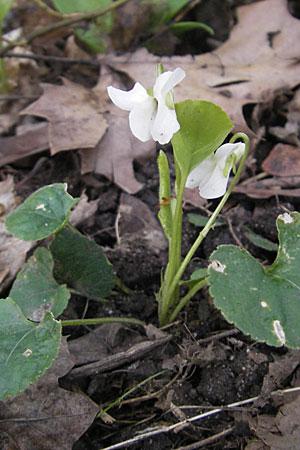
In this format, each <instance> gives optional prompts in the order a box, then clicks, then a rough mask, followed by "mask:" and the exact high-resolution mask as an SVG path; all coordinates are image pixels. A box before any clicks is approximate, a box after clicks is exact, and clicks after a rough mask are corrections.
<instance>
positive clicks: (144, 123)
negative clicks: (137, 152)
mask: <svg viewBox="0 0 300 450" xmlns="http://www.w3.org/2000/svg"><path fill="white" fill-rule="evenodd" d="M148 97H149V98H148V99H147V100H146V101H144V102H143V103H141V104H138V105H136V106H134V108H133V109H132V110H131V112H130V113H129V126H130V129H131V132H132V134H133V135H134V136H135V137H136V138H138V139H139V140H140V141H142V142H146V141H149V139H152V133H151V129H150V124H151V123H152V120H153V116H154V115H155V113H156V106H157V105H156V102H155V100H154V99H153V98H152V97H151V96H150V95H148Z"/></svg>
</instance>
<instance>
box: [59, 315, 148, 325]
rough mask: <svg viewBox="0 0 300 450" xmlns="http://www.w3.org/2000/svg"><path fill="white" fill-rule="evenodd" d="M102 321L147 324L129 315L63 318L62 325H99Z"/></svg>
mask: <svg viewBox="0 0 300 450" xmlns="http://www.w3.org/2000/svg"><path fill="white" fill-rule="evenodd" d="M101 323H130V324H133V325H141V326H142V327H144V326H145V323H144V322H142V321H141V320H138V319H131V318H127V317H100V318H99V317H98V318H94V319H74V320H62V321H61V325H62V326H63V327H69V326H73V325H98V324H101Z"/></svg>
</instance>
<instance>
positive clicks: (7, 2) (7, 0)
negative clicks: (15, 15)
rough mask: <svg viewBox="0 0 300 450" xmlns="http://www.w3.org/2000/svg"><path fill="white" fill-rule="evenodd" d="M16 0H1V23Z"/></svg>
mask: <svg viewBox="0 0 300 450" xmlns="http://www.w3.org/2000/svg"><path fill="white" fill-rule="evenodd" d="M13 2H14V0H0V25H1V23H2V22H3V19H4V17H5V16H6V14H7V13H8V11H9V10H10V8H11V7H12V5H13Z"/></svg>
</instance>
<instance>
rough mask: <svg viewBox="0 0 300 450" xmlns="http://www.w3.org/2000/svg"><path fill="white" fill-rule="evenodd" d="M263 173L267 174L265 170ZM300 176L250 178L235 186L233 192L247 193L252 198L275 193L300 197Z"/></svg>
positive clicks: (268, 196)
mask: <svg viewBox="0 0 300 450" xmlns="http://www.w3.org/2000/svg"><path fill="white" fill-rule="evenodd" d="M261 175H264V176H266V174H265V173H264V172H262V173H261ZM298 186H300V177H299V176H298V177H290V176H289V177H272V178H265V179H261V180H257V179H256V177H254V178H253V180H251V179H248V180H246V183H242V184H240V185H238V186H235V188H234V189H233V192H236V193H240V194H246V195H247V196H248V197H250V198H261V199H262V198H270V197H272V196H273V195H287V196H289V197H300V188H299V187H298Z"/></svg>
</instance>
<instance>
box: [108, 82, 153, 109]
mask: <svg viewBox="0 0 300 450" xmlns="http://www.w3.org/2000/svg"><path fill="white" fill-rule="evenodd" d="M107 92H108V95H109V97H110V99H111V101H112V102H113V103H114V104H115V105H116V106H117V107H118V108H120V109H124V110H125V111H131V110H132V109H133V107H134V106H135V105H138V104H140V103H143V102H147V100H148V98H150V99H151V96H150V95H149V94H148V93H147V91H146V89H145V88H144V87H143V86H142V85H141V84H140V83H135V85H134V86H133V88H132V89H131V90H130V91H122V90H121V89H117V88H114V87H113V86H108V88H107Z"/></svg>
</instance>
